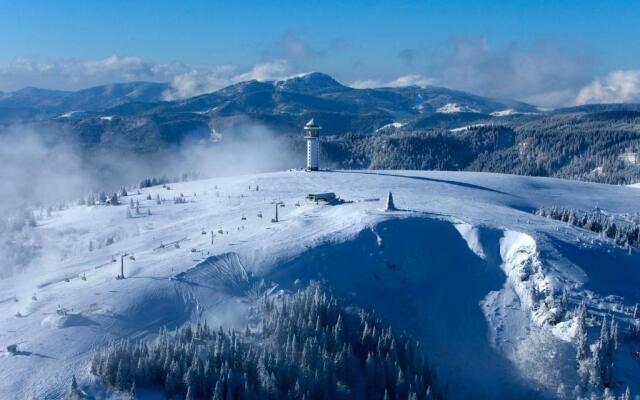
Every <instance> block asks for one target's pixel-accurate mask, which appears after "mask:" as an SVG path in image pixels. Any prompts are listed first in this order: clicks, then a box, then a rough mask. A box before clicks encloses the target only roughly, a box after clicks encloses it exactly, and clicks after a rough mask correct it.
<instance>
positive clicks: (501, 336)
mask: <svg viewBox="0 0 640 400" xmlns="http://www.w3.org/2000/svg"><path fill="white" fill-rule="evenodd" d="M167 186H168V187H167ZM139 190H140V193H139V194H138V189H137V188H133V187H129V188H127V195H120V196H119V203H120V205H116V206H114V205H107V204H104V203H96V204H93V205H86V204H85V205H75V206H70V207H68V208H66V209H62V210H54V211H53V212H52V213H51V214H50V215H47V214H44V215H43V216H42V217H38V218H36V221H35V225H34V226H27V227H25V228H24V230H23V233H24V234H25V235H27V236H28V237H29V240H30V241H31V243H32V244H33V245H34V247H35V249H36V251H34V252H33V253H27V254H23V257H25V261H26V262H25V267H24V268H23V269H22V270H21V271H18V273H16V274H14V275H13V276H11V277H8V278H5V279H2V280H0V299H1V300H2V302H0V326H2V327H3V328H2V331H1V332H0V333H1V334H2V336H1V338H2V340H3V343H5V342H6V343H8V344H11V343H17V344H18V348H19V352H17V353H16V354H7V353H3V354H2V357H0V376H4V377H5V378H6V379H3V380H0V397H7V398H29V397H31V396H35V397H51V398H57V397H60V396H62V395H63V394H64V393H65V392H67V391H68V389H69V387H70V382H71V376H72V375H73V374H75V375H76V377H77V378H78V381H79V387H80V389H81V390H82V391H85V392H86V393H88V394H90V395H92V396H96V397H97V398H107V397H109V396H113V395H114V393H113V392H110V391H109V390H108V389H107V388H105V387H104V386H102V385H101V384H100V381H99V379H98V377H96V376H95V375H92V374H91V373H90V368H89V365H90V362H91V359H92V357H93V355H94V351H95V350H96V349H105V346H106V345H107V344H108V343H109V342H111V341H113V340H116V341H117V340H119V339H121V338H132V340H138V339H141V340H145V341H150V342H151V341H153V340H154V338H155V337H156V335H157V334H158V332H159V330H160V329H161V328H162V327H163V326H166V327H167V328H168V329H174V328H178V327H182V326H184V324H187V323H193V324H196V323H197V322H198V321H204V320H206V321H207V322H208V324H209V326H212V327H216V328H217V327H218V326H223V327H224V329H225V330H226V329H227V328H232V329H233V328H235V329H238V330H243V331H244V330H245V329H246V327H247V325H248V326H249V331H250V332H254V334H259V332H260V327H259V325H258V324H257V322H256V321H257V319H256V315H255V314H254V311H255V310H256V308H255V307H256V305H257V302H258V301H259V300H260V299H263V298H264V296H267V297H268V298H275V299H278V298H279V296H287V295H289V294H291V293H294V292H296V291H297V290H299V289H304V288H305V287H306V286H307V285H309V284H310V283H317V284H319V285H321V286H322V287H323V288H324V289H325V290H327V291H328V292H330V293H332V294H333V295H334V296H335V297H336V298H338V299H340V301H341V302H342V304H353V305H354V306H357V307H359V308H361V309H364V310H367V311H369V312H372V311H373V310H375V313H376V315H377V316H378V317H380V318H382V319H383V320H384V321H385V323H386V324H389V326H391V328H392V329H393V331H394V332H396V333H398V332H399V333H406V334H408V335H410V336H411V337H412V338H414V339H415V340H418V341H420V343H421V347H422V351H424V353H425V355H426V356H427V359H428V360H429V363H430V365H433V368H434V370H435V371H436V372H437V376H438V378H437V379H438V381H439V382H440V383H441V385H442V386H446V387H447V388H448V389H447V391H446V393H447V394H448V396H450V397H451V398H469V397H473V398H491V399H495V398H505V399H509V398H514V397H518V398H566V399H569V398H577V397H586V398H588V396H589V395H590V394H594V395H596V396H601V395H602V394H603V393H604V391H605V387H608V389H607V390H609V391H611V392H612V393H614V394H616V395H620V394H622V392H624V390H625V389H626V387H627V386H629V387H630V390H631V391H632V393H638V392H639V391H640V387H638V384H637V382H638V381H637V379H636V377H637V376H639V374H640V369H639V367H638V363H637V361H636V360H635V359H634V358H633V357H634V356H633V355H634V354H635V352H636V351H637V347H638V342H637V335H636V333H634V332H636V331H634V329H635V328H634V327H636V324H637V323H638V322H637V321H636V320H637V317H638V315H637V314H636V315H634V305H635V304H636V303H637V302H640V295H639V294H638V291H637V290H635V288H636V287H637V286H638V284H640V275H639V272H638V268H637V265H638V251H637V249H633V248H632V249H625V248H622V247H619V246H617V245H616V244H615V242H614V241H612V240H609V239H607V238H606V237H604V238H603V237H602V236H601V235H600V234H598V233H594V232H591V231H589V230H586V229H580V228H578V227H576V226H573V225H569V224H567V223H565V222H562V221H555V220H552V219H547V218H544V217H542V216H539V215H536V214H535V213H533V211H534V210H535V209H536V208H537V207H540V206H546V207H551V206H556V205H559V204H561V205H563V206H566V207H570V208H572V209H576V210H585V211H587V210H592V209H593V205H594V204H598V206H599V207H600V212H604V213H607V214H609V215H612V216H616V218H619V219H625V220H628V219H630V218H631V219H632V218H636V219H637V218H638V215H637V209H636V208H637V207H636V204H637V202H638V201H639V200H640V191H639V190H638V189H636V188H628V187H619V186H611V185H602V184H593V183H584V182H575V181H565V180H558V179H549V178H531V177H519V176H510V175H501V174H486V173H471V172H416V171H333V172H318V173H306V172H303V171H287V172H278V173H271V174H255V175H245V176H235V177H227V178H215V179H207V180H198V181H192V182H179V183H171V184H169V185H165V186H162V185H157V186H151V187H145V188H141V189H139ZM326 191H334V192H336V193H337V194H338V195H339V196H340V197H341V198H342V199H344V200H345V202H344V203H341V204H334V205H318V204H314V203H312V202H307V201H306V200H305V196H306V194H307V193H314V192H326ZM387 191H392V192H393V195H394V198H395V202H396V206H397V207H398V208H399V209H400V210H399V211H395V212H385V211H383V207H384V197H385V194H386V193H387ZM280 202H282V203H283V204H284V206H282V205H278V204H277V203H280ZM131 204H133V207H132V206H131ZM276 207H278V211H279V222H277V223H274V222H271V218H274V217H275V208H276ZM125 253H126V254H127V255H126V256H124V254H125ZM123 256H124V257H123ZM121 257H123V258H122V259H123V262H124V274H125V279H115V278H114V277H115V276H116V274H120V260H121ZM113 260H115V261H113ZM276 301H278V300H276ZM583 303H584V305H585V307H586V310H585V311H583V309H582V306H581V304H583ZM603 320H606V323H605V325H606V326H607V330H606V332H607V334H606V337H605V338H604V339H602V338H601V333H600V332H601V331H602V328H601V325H602V321H603ZM612 320H614V321H615V322H614V323H612ZM305 324H306V323H305ZM609 326H615V329H614V330H615V331H616V332H617V333H616V335H615V340H614V336H613V334H611V335H610V334H609V333H608V332H609V330H608V329H609ZM580 329H584V330H585V332H586V333H585V334H586V337H584V338H583V339H580V338H581V337H582V336H580V335H579V334H578V333H579V332H580ZM612 329H613V328H612ZM581 340H582V342H581ZM581 343H582V344H586V345H587V346H590V350H588V355H587V356H585V357H584V358H579V361H580V363H577V362H576V357H577V356H576V351H577V348H579V347H580V346H579V345H580V344H581ZM614 344H615V346H614ZM604 345H606V346H611V347H610V348H609V347H608V348H609V349H610V350H611V352H610V354H609V353H608V351H609V350H607V353H606V354H605V353H600V352H599V350H598V349H599V348H600V347H599V346H604ZM614 347H615V348H614ZM581 357H582V356H581ZM596 359H597V360H598V362H599V363H600V364H599V365H601V366H602V368H605V369H606V374H605V373H604V372H603V375H600V372H602V371H605V369H603V370H602V371H601V370H600V369H599V368H600V367H598V368H595V367H594V368H588V369H587V375H585V373H584V371H582V370H580V369H579V368H578V365H591V364H589V363H591V362H592V360H596ZM594 365H595V364H594ZM186 367H188V366H186ZM186 367H185V368H186ZM588 371H597V372H598V374H597V375H595V374H594V375H593V377H590V375H589V373H588ZM592 378H593V379H592ZM109 379H110V378H109ZM159 390H160V391H162V389H159ZM160 393H161V392H160ZM156 394H158V395H160V396H161V394H159V393H156Z"/></svg>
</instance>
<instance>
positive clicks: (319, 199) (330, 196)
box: [307, 192, 338, 204]
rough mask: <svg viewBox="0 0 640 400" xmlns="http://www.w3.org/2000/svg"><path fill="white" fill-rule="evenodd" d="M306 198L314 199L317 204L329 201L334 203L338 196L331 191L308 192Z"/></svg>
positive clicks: (328, 202)
mask: <svg viewBox="0 0 640 400" xmlns="http://www.w3.org/2000/svg"><path fill="white" fill-rule="evenodd" d="M307 200H309V201H314V202H315V203H316V204H318V203H324V204H331V203H335V202H336V201H338V197H337V196H336V194H335V193H333V192H329V193H309V194H308V195H307Z"/></svg>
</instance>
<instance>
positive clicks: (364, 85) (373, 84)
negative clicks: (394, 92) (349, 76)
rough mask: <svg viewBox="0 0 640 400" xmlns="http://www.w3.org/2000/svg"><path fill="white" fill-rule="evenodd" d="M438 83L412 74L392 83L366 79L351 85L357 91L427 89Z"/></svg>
mask: <svg viewBox="0 0 640 400" xmlns="http://www.w3.org/2000/svg"><path fill="white" fill-rule="evenodd" d="M435 83H436V80H435V79H432V78H427V77H425V76H422V75H420V74H411V75H404V76H400V77H398V78H396V79H394V80H391V81H381V80H378V79H365V80H358V81H355V82H352V83H351V85H350V86H351V87H353V88H356V89H371V88H378V87H405V86H420V87H425V86H429V85H433V84H435Z"/></svg>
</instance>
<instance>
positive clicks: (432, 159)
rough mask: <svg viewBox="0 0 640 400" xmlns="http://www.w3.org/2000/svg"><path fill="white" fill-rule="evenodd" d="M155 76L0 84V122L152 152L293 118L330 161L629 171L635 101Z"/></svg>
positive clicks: (88, 144) (624, 179)
mask: <svg viewBox="0 0 640 400" xmlns="http://www.w3.org/2000/svg"><path fill="white" fill-rule="evenodd" d="M167 90H170V86H169V84H166V83H149V82H130V83H118V84H112V85H103V86H97V87H94V88H88V89H84V90H80V91H77V92H65V91H55V90H53V91H52V90H44V89H37V88H25V89H22V90H19V91H16V92H12V93H2V94H0V127H1V126H2V125H11V124H15V123H17V122H19V123H21V124H27V125H30V126H31V127H33V128H34V129H36V130H38V129H40V128H42V131H43V132H47V134H48V135H50V136H51V135H55V134H60V135H64V136H65V138H70V139H71V140H73V141H74V142H76V143H78V144H80V145H81V147H82V148H84V149H87V151H91V152H94V151H98V152H107V153H108V152H118V153H119V154H127V153H128V152H131V153H136V154H142V155H144V156H145V157H156V156H157V154H159V153H160V152H163V151H169V152H171V151H172V149H174V148H175V147H176V146H181V145H182V144H184V143H186V142H189V143H201V144H209V145H216V146H220V145H224V144H225V143H227V142H229V141H233V140H234V139H238V138H242V137H246V136H247V135H248V136H251V135H253V134H254V132H255V131H253V130H252V128H253V127H255V126H259V127H260V128H261V129H266V130H268V131H269V132H272V133H273V134H274V135H276V136H278V137H280V138H283V139H285V140H286V141H288V142H289V143H290V144H291V146H293V147H294V148H296V149H298V150H300V149H302V146H304V142H303V139H302V134H301V127H302V126H303V124H304V123H305V122H306V121H308V120H309V119H311V118H315V120H316V121H318V123H319V124H320V125H322V127H323V131H322V143H323V146H322V149H323V150H322V151H323V153H324V154H323V159H324V160H325V164H326V165H329V166H332V167H336V168H377V169H447V170H458V169H465V170H474V171H478V170H479V171H494V172H505V173H515V174H524V175H540V176H558V177H565V178H573V179H585V180H592V181H598V182H607V183H618V184H620V183H624V184H627V183H635V182H638V181H640V161H639V160H640V105H635V104H594V105H583V106H577V107H568V108H562V109H557V110H550V111H541V110H540V109H539V108H538V107H536V106H534V105H530V104H526V103H522V102H518V101H512V100H496V99H491V98H486V97H482V96H477V95H474V94H470V93H466V92H461V91H457V90H452V89H447V88H441V87H436V86H428V87H424V88H423V87H418V86H408V87H383V88H375V89H356V88H352V87H349V86H345V85H343V84H341V83H339V82H338V81H336V80H335V79H333V78H332V77H330V76H328V75H325V74H322V73H318V72H313V73H309V74H303V75H298V76H295V77H292V78H289V79H284V80H276V81H266V82H260V81H256V80H250V81H244V82H238V83H235V84H233V85H230V86H227V87H224V88H222V89H219V90H217V91H214V92H211V93H206V94H202V95H198V96H194V97H190V98H186V99H179V100H173V101H165V100H163V98H164V96H165V94H166V93H167Z"/></svg>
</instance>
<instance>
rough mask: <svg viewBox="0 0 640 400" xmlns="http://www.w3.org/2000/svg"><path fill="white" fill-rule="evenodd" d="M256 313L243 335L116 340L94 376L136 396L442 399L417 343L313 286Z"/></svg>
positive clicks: (192, 329) (95, 365)
mask: <svg viewBox="0 0 640 400" xmlns="http://www.w3.org/2000/svg"><path fill="white" fill-rule="evenodd" d="M256 315H257V316H258V321H257V324H256V326H255V327H252V328H250V327H247V329H246V330H245V331H244V332H239V331H234V330H226V331H225V330H224V329H223V328H222V327H220V328H219V329H217V330H216V329H212V328H210V327H209V326H208V325H207V324H206V322H203V323H198V324H197V325H195V326H191V325H187V326H186V327H183V328H181V329H179V330H177V331H175V332H168V331H167V330H162V331H161V332H160V334H159V336H158V338H157V339H156V340H155V341H154V342H153V343H146V342H131V341H117V342H112V343H111V344H109V345H108V347H107V348H106V349H104V350H102V351H100V352H97V353H96V354H95V356H94V358H93V361H92V363H91V372H92V373H93V374H94V375H96V376H98V377H99V379H100V380H101V381H102V383H103V384H104V385H105V386H107V387H110V388H112V389H115V390H118V391H124V392H129V393H130V394H131V396H132V397H135V391H136V390H137V389H140V388H147V389H156V390H159V391H162V392H164V394H165V395H166V396H167V397H169V398H186V399H214V400H222V399H234V400H241V399H306V400H312V399H353V398H356V399H358V398H359V399H380V400H383V399H408V400H423V399H440V398H443V394H442V393H441V391H440V390H439V389H438V386H439V385H438V384H437V382H436V377H435V373H434V372H433V371H432V370H431V369H430V368H429V365H428V362H427V360H426V358H425V356H424V355H423V353H422V351H421V347H420V344H419V343H418V342H416V341H414V340H412V339H410V338H408V337H406V336H403V335H396V334H395V333H394V332H392V330H391V328H389V327H388V326H386V325H385V324H384V323H383V322H382V321H381V320H380V319H378V318H377V317H375V316H374V315H373V314H370V313H368V312H365V311H363V310H359V309H355V308H353V307H348V308H347V307H344V306H342V305H341V304H340V303H339V302H338V301H337V300H336V299H335V298H334V297H332V296H330V295H327V294H325V293H324V292H323V291H322V290H321V289H320V288H319V287H318V286H315V285H314V286H310V287H309V288H307V289H305V290H301V291H299V292H297V293H295V294H292V295H284V296H282V297H278V298H271V297H264V298H263V299H261V301H260V303H259V305H258V306H257V308H256ZM72 390H73V388H72Z"/></svg>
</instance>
